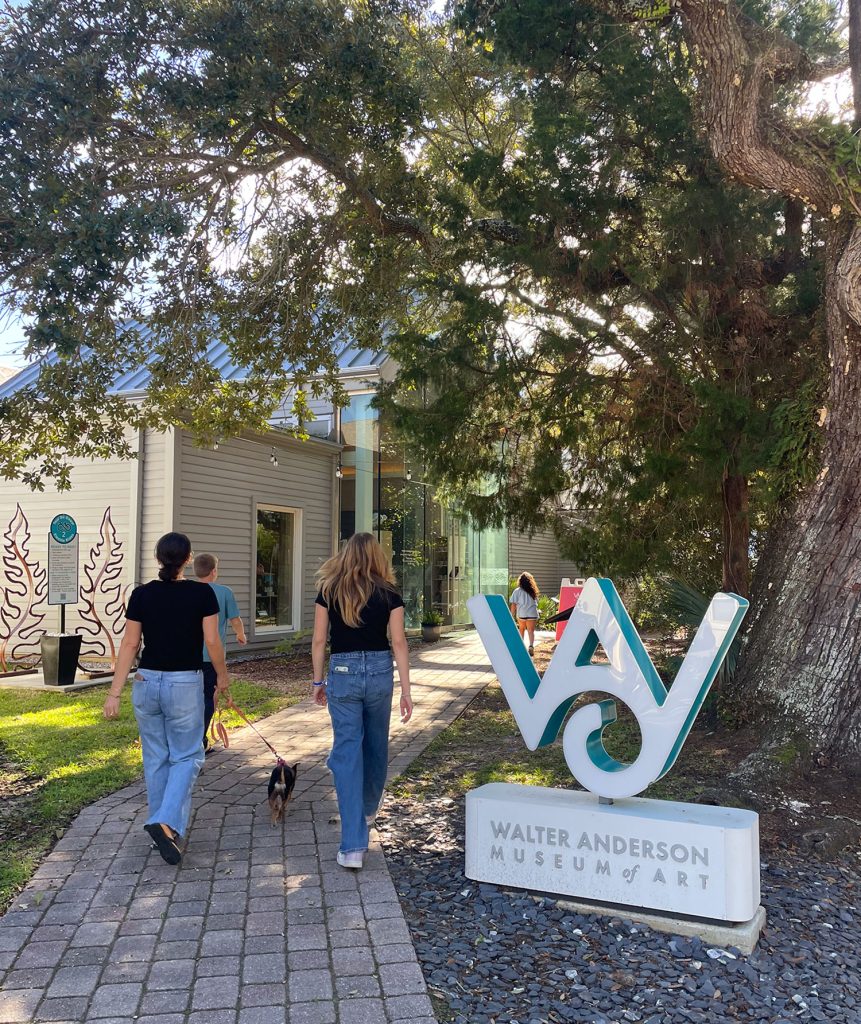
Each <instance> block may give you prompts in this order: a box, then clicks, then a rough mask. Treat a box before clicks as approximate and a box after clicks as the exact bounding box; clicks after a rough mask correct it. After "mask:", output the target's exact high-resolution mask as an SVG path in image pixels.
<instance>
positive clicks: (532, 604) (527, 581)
mask: <svg viewBox="0 0 861 1024" xmlns="http://www.w3.org/2000/svg"><path fill="white" fill-rule="evenodd" d="M508 604H509V606H510V607H511V614H512V615H513V616H514V617H515V618H516V619H517V629H518V631H519V632H520V638H521V639H523V634H524V633H528V634H529V653H530V654H534V653H535V627H536V626H537V625H538V584H537V583H536V582H535V577H534V576H533V575H532V573H531V572H522V573H521V574H520V577H519V579H518V580H517V586H516V587H515V588H514V590H513V591H512V593H511V597H510V598H509V599H508Z"/></svg>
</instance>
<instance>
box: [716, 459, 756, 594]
mask: <svg viewBox="0 0 861 1024" xmlns="http://www.w3.org/2000/svg"><path fill="white" fill-rule="evenodd" d="M721 504H722V507H723V522H722V527H721V530H722V536H723V584H722V588H721V589H722V590H724V591H725V592H726V593H729V594H738V595H739V596H740V597H750V552H749V547H750V514H749V506H748V492H747V477H746V476H743V475H741V474H740V473H734V472H732V470H731V469H730V468H727V469H725V470H724V475H723V482H722V484H721Z"/></svg>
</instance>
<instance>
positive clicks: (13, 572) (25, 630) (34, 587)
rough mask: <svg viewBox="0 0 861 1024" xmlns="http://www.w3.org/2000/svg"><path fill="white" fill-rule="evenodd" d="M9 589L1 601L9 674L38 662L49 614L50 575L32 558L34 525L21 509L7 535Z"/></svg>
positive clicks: (1, 650) (1, 639) (3, 660)
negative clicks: (28, 660) (45, 609)
mask: <svg viewBox="0 0 861 1024" xmlns="http://www.w3.org/2000/svg"><path fill="white" fill-rule="evenodd" d="M3 569H4V572H5V586H4V587H3V591H2V600H0V671H2V672H8V671H9V670H10V669H11V668H12V667H14V666H13V663H15V662H18V661H20V660H21V658H33V659H36V660H38V657H39V654H38V650H37V648H38V644H39V638H40V637H41V635H42V634H43V633H44V632H45V630H44V628H42V626H41V623H42V620H43V619H44V618H45V612H39V611H38V608H39V607H40V606H41V605H43V604H44V603H45V597H46V595H47V590H48V573H47V570H45V569H43V568H42V566H41V564H40V562H39V560H38V559H34V558H32V557H31V556H30V524H29V523H28V521H27V517H26V516H25V515H24V512H23V510H22V508H21V506H20V505H16V507H15V514H14V515H13V516H12V518H11V519H10V520H9V525H8V526H7V527H6V531H5V533H4V534H3Z"/></svg>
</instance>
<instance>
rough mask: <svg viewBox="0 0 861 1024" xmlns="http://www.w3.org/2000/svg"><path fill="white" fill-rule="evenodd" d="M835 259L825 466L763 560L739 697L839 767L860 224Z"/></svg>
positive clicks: (859, 739) (857, 645)
mask: <svg viewBox="0 0 861 1024" xmlns="http://www.w3.org/2000/svg"><path fill="white" fill-rule="evenodd" d="M826 253H827V266H826V284H825V301H826V317H827V333H828V342H829V354H830V362H831V374H830V381H829V389H828V409H827V419H826V434H825V449H824V458H823V468H822V471H821V473H820V474H819V477H818V478H817V480H816V482H815V483H814V484H813V486H812V487H811V488H810V489H809V490H808V491H807V493H806V494H804V495H803V496H802V498H801V499H800V501H799V502H798V505H797V507H796V509H795V510H794V512H793V513H792V514H791V515H787V517H786V518H785V520H784V522H783V523H782V525H781V526H777V527H775V529H774V530H773V533H772V536H771V538H770V541H769V543H768V545H767V549H766V551H765V552H764V554H763V557H762V566H763V571H762V572H757V578H756V580H755V584H754V619H753V621H752V622H751V623H749V634H748V640H747V643H746V644H745V649H744V656H743V661H742V666H741V671H740V673H739V675H738V676H737V678H736V680H735V681H734V685H733V691H734V695H735V699H736V700H741V701H744V703H745V704H746V705H748V707H749V708H751V709H752V710H753V717H755V718H757V719H760V720H770V721H771V722H772V725H773V728H774V729H775V730H778V731H780V732H782V733H784V734H789V733H794V734H800V735H803V736H804V737H805V738H806V739H807V740H809V741H810V742H811V744H812V746H813V747H814V748H815V749H817V750H821V751H824V752H826V753H828V754H830V755H832V756H833V757H834V758H835V759H837V760H840V759H850V758H853V757H854V758H857V755H858V753H859V752H861V326H859V325H861V288H859V281H861V226H859V225H857V224H856V225H854V226H852V225H847V224H843V225H841V226H835V227H834V228H833V229H832V232H831V235H830V237H829V239H828V242H827V246H826Z"/></svg>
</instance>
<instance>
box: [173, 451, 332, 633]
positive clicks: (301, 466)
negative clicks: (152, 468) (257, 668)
mask: <svg viewBox="0 0 861 1024" xmlns="http://www.w3.org/2000/svg"><path fill="white" fill-rule="evenodd" d="M276 452H277V456H278V466H277V467H276V466H273V465H272V463H271V462H270V455H271V446H270V445H269V444H263V443H257V442H254V441H250V440H247V439H244V438H234V439H231V440H229V441H225V442H224V443H223V444H221V445H220V446H219V448H218V450H217V451H212V450H208V449H201V448H196V447H195V446H194V443H193V441H192V439H191V437H190V436H189V435H187V434H183V436H182V440H181V467H180V474H179V478H180V480H181V489H180V493H179V498H178V508H179V512H178V522H177V524H176V528H177V529H179V530H182V531H183V532H185V533H187V534H188V535H189V537H190V538H191V541H192V544H193V546H194V550H195V551H197V552H200V551H211V552H212V553H213V554H215V555H217V556H218V558H219V582H220V583H224V584H226V585H227V586H229V587H230V588H231V589H232V590H233V592H234V593H235V595H236V599H237V601H238V603H239V608H240V611H241V614H242V618H243V620H244V622H245V624H246V629H247V632H248V638H249V644H248V647H247V648H245V649H244V650H246V651H247V650H254V649H257V650H265V649H266V648H268V647H271V646H272V644H274V643H277V641H278V640H279V639H280V638H281V637H283V636H284V635H285V634H283V633H282V634H273V633H270V632H264V633H260V634H256V635H255V631H254V600H253V598H254V595H253V593H252V581H253V579H254V575H253V574H254V569H255V566H256V562H255V546H256V505H257V504H264V505H275V506H284V507H289V508H295V509H298V510H299V511H300V513H301V523H300V527H299V528H300V531H301V537H300V539H299V544H298V545H297V554H298V557H299V559H300V570H301V580H302V585H301V588H300V609H299V614H300V623H301V627H302V628H303V629H310V628H311V626H312V625H313V621H314V597H315V594H316V591H315V589H314V572H315V571H316V569H317V568H318V567H319V566H320V564H321V563H322V562H323V561H324V560H325V559H326V558H328V557H329V556H330V555H331V553H332V513H333V498H334V495H333V484H334V467H335V458H336V456H335V454H334V453H329V452H326V451H321V450H320V449H319V448H317V447H316V446H315V445H313V444H311V443H309V444H308V445H307V446H305V445H276ZM229 649H230V650H232V651H233V650H237V649H238V648H237V646H236V645H235V644H231V645H230V647H229Z"/></svg>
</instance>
